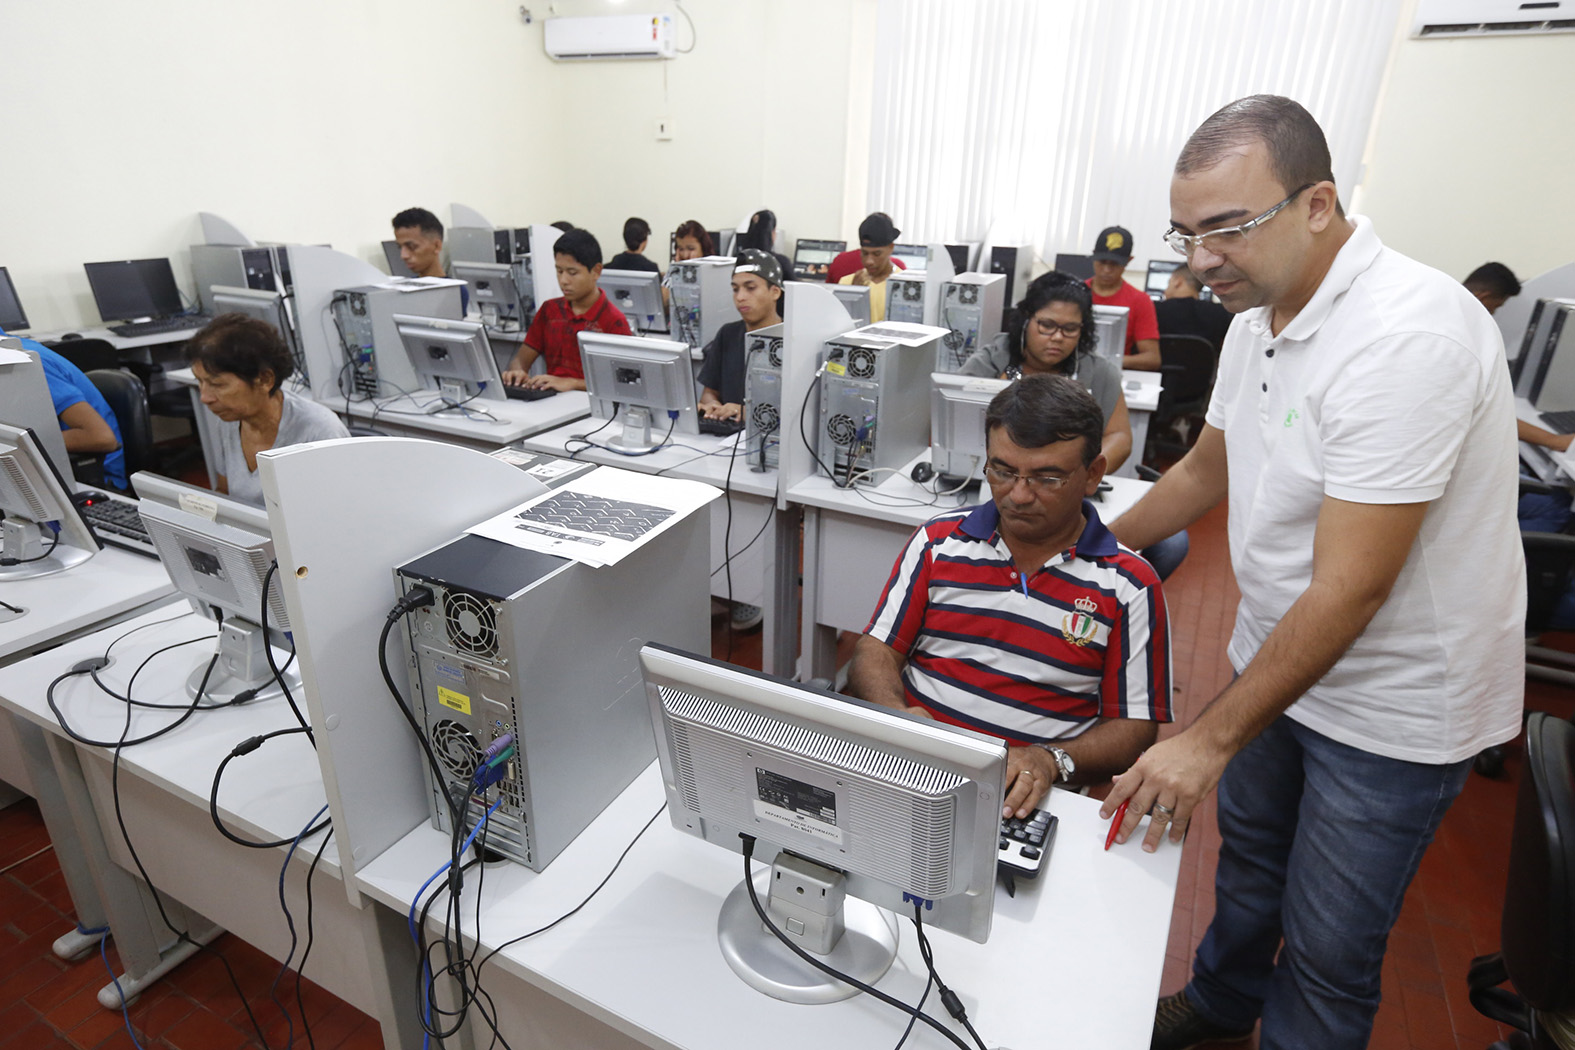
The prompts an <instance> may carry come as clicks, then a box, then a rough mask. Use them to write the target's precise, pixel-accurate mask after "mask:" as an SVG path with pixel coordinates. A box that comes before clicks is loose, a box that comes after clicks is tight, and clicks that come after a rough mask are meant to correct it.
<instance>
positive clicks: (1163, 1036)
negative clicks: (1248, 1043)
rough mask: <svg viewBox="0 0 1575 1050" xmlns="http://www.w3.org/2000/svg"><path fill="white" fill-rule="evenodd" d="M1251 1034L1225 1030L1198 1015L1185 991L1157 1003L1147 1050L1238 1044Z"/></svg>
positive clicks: (1246, 1031)
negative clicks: (1151, 1038)
mask: <svg viewBox="0 0 1575 1050" xmlns="http://www.w3.org/2000/svg"><path fill="white" fill-rule="evenodd" d="M1251 1035H1252V1029H1251V1028H1248V1029H1246V1030H1245V1031H1243V1030H1241V1029H1235V1028H1226V1027H1224V1026H1223V1025H1217V1024H1215V1023H1214V1022H1213V1021H1210V1020H1207V1019H1205V1018H1204V1016H1203V1015H1202V1014H1200V1013H1198V1011H1197V1008H1196V1007H1195V1006H1193V1005H1192V1000H1191V999H1188V998H1187V993H1186V992H1185V991H1180V992H1177V993H1176V994H1175V995H1167V996H1165V997H1164V998H1163V999H1161V1000H1160V1001H1159V1007H1158V1009H1156V1010H1155V1011H1154V1039H1153V1041H1152V1042H1151V1043H1149V1050H1190V1048H1191V1047H1194V1046H1202V1045H1203V1044H1204V1043H1228V1042H1238V1041H1240V1040H1242V1039H1246V1038H1248V1037H1249V1036H1251Z"/></svg>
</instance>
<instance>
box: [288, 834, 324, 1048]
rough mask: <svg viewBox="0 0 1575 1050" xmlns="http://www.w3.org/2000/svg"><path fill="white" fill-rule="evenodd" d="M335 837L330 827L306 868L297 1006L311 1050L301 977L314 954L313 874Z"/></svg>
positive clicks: (313, 1046)
mask: <svg viewBox="0 0 1575 1050" xmlns="http://www.w3.org/2000/svg"><path fill="white" fill-rule="evenodd" d="M333 837H334V829H333V828H329V829H328V834H326V835H324V836H323V841H322V844H321V845H320V846H318V847H317V855H316V856H314V857H313V858H312V863H311V864H310V865H308V866H307V869H306V947H305V948H304V949H303V950H302V951H301V961H300V962H299V963H297V964H296V967H295V1008H296V1010H298V1011H299V1012H300V1014H301V1030H302V1031H304V1032H305V1033H306V1042H307V1045H308V1046H310V1047H311V1050H317V1040H316V1039H314V1038H313V1037H312V1022H311V1021H309V1020H307V1017H306V1000H305V999H303V998H302V997H301V979H302V978H303V977H305V976H306V960H307V958H308V957H309V956H310V955H311V954H312V933H313V931H312V876H313V875H315V874H317V862H318V861H320V860H322V859H323V854H324V853H326V852H327V851H328V840H329V839H332V838H333Z"/></svg>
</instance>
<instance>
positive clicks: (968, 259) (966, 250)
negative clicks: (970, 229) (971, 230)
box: [946, 244, 979, 274]
mask: <svg viewBox="0 0 1575 1050" xmlns="http://www.w3.org/2000/svg"><path fill="white" fill-rule="evenodd" d="M978 251H979V245H977V244H948V245H947V246H946V254H947V255H950V256H951V257H952V273H954V274H956V273H969V272H971V271H972V270H973V262H974V259H975V258H977V255H978Z"/></svg>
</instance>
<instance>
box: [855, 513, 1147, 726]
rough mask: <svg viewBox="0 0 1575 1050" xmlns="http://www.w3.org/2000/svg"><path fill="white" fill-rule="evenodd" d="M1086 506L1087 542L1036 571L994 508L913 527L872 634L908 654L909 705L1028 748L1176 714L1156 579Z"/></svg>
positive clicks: (905, 674) (1084, 537) (870, 630)
mask: <svg viewBox="0 0 1575 1050" xmlns="http://www.w3.org/2000/svg"><path fill="white" fill-rule="evenodd" d="M1083 514H1084V516H1085V518H1086V519H1087V524H1086V525H1085V526H1084V528H1083V533H1082V535H1081V536H1079V537H1078V540H1077V543H1076V544H1074V545H1073V546H1072V547H1070V548H1069V549H1067V550H1065V551H1063V552H1062V553H1060V554H1058V555H1056V556H1055V557H1054V558H1051V559H1050V560H1049V561H1048V562H1046V563H1045V564H1044V566H1043V567H1041V568H1040V569H1038V570H1037V571H1035V572H1034V573H1032V574H1030V575H1029V576H1027V578H1024V576H1023V574H1021V573H1019V572H1018V571H1017V566H1016V564H1015V563H1014V562H1013V561H1012V553H1011V551H1010V550H1008V549H1007V546H1006V542H1005V541H1004V540H1002V539H1001V536H1000V533H999V532H998V531H997V525H998V523H999V521H1000V517H999V514H998V512H997V510H996V506H995V504H994V503H993V502H992V503H985V504H983V505H981V506H978V507H974V508H969V509H964V510H961V511H958V512H956V513H954V514H948V515H943V516H941V517H939V518H935V519H934V520H932V521H930V522H928V523H926V524H925V525H923V526H921V527H920V528H919V530H918V531H917V532H915V533H914V534H913V538H912V539H911V540H909V541H908V546H907V548H906V549H905V550H904V551H903V552H902V556H901V557H900V558H898V559H897V564H896V567H895V568H894V569H893V570H892V574H891V578H890V579H889V580H888V581H887V582H886V590H885V592H884V593H883V594H882V595H881V598H880V602H879V604H877V605H876V607H875V615H874V617H873V618H872V619H871V620H870V624H869V626H868V627H867V628H865V633H866V634H869V635H870V636H872V637H873V638H875V639H876V640H877V641H880V642H884V643H885V644H887V645H889V646H891V647H892V648H893V649H895V650H897V652H899V653H901V654H902V655H903V656H905V657H906V658H907V664H906V666H905V667H904V668H903V672H902V680H903V687H904V690H905V691H906V693H907V700H908V703H909V704H911V705H916V706H920V707H923V708H925V709H926V710H928V711H929V712H930V713H931V714H933V715H935V717H936V718H937V719H939V720H941V721H943V722H950V723H953V724H954V725H961V726H966V727H967V728H969V729H974V730H977V731H979V732H982V733H989V734H990V735H992V736H996V737H1000V738H1002V739H1004V740H1006V741H1007V742H1008V743H1011V744H1017V745H1023V744H1032V743H1038V742H1043V741H1051V740H1057V739H1066V738H1067V737H1073V736H1077V735H1078V734H1079V733H1082V732H1083V731H1084V730H1086V729H1088V727H1089V726H1091V725H1093V724H1094V722H1095V721H1096V720H1098V719H1099V718H1143V719H1150V720H1153V721H1158V722H1168V721H1170V720H1171V718H1172V714H1171V706H1170V630H1169V626H1168V623H1167V619H1166V612H1165V597H1164V594H1163V593H1162V592H1161V590H1160V585H1159V577H1158V576H1156V575H1155V573H1154V570H1153V569H1152V568H1151V567H1150V566H1149V564H1148V562H1146V561H1144V560H1143V559H1142V558H1141V557H1139V556H1138V555H1137V554H1135V553H1133V552H1132V551H1130V550H1128V549H1127V548H1125V547H1122V546H1121V545H1120V544H1119V543H1117V542H1116V538H1115V536H1113V535H1111V533H1110V531H1109V530H1108V529H1106V528H1105V526H1104V524H1103V523H1102V522H1101V521H1100V520H1099V515H1098V513H1096V512H1095V510H1094V507H1093V505H1092V504H1091V503H1089V502H1088V501H1086V500H1085V501H1084V502H1083Z"/></svg>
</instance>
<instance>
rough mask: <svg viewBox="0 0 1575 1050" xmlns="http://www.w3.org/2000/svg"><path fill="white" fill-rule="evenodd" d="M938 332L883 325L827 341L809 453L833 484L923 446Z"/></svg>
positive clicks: (901, 461)
mask: <svg viewBox="0 0 1575 1050" xmlns="http://www.w3.org/2000/svg"><path fill="white" fill-rule="evenodd" d="M945 335H946V330H945V329H944V328H936V327H934V326H931V325H920V324H905V323H902V322H896V321H886V322H883V323H881V324H874V325H870V326H868V327H866V328H855V329H854V330H853V331H851V332H848V333H846V334H844V335H839V336H837V337H836V338H835V339H832V340H829V341H828V342H827V343H826V347H825V350H824V355H823V356H824V372H823V374H822V375H821V379H820V425H819V426H818V427H817V429H816V436H817V441H816V447H817V453H816V454H817V455H818V456H819V457H820V461H821V463H822V464H824V465H825V467H826V469H828V470H830V471H831V473H832V477H833V478H834V479H835V480H837V481H838V482H840V483H843V484H846V483H848V480H849V479H850V478H852V477H853V476H854V475H855V474H856V473H857V472H858V471H860V470H870V469H875V468H881V467H887V468H892V469H896V468H899V467H903V466H906V465H907V463H908V461H909V460H911V459H913V458H914V457H915V456H917V455H918V454H919V453H920V452H922V451H923V450H924V449H925V448H927V447H928V446H929V443H930V372H931V370H932V368H933V367H934V365H935V353H936V348H937V347H938V346H939V345H940V342H941V338H942V337H943V336H945ZM877 480H878V479H877ZM872 483H873V482H872Z"/></svg>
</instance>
